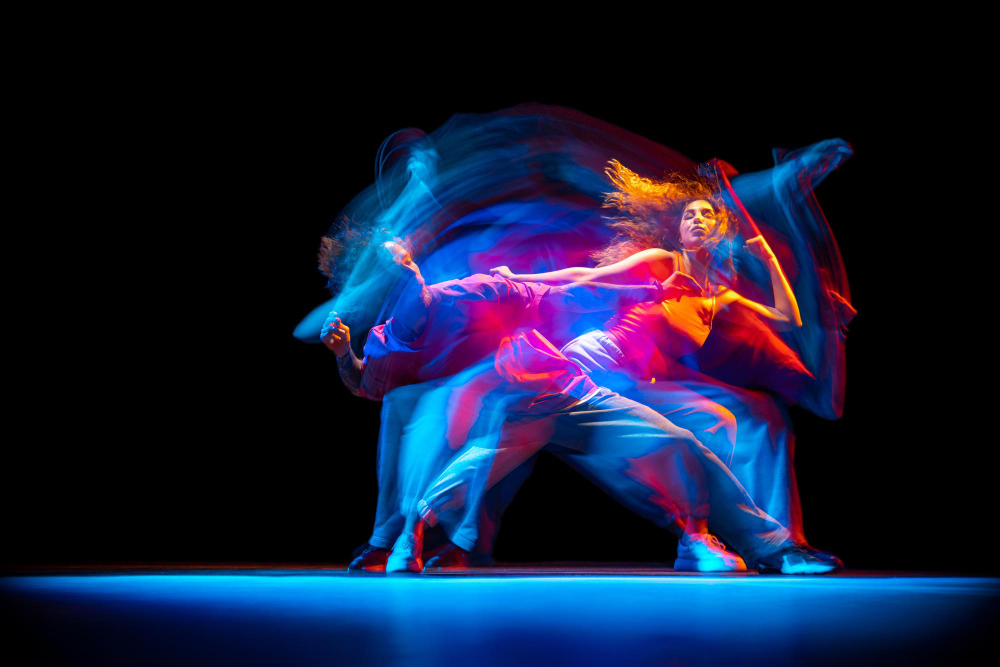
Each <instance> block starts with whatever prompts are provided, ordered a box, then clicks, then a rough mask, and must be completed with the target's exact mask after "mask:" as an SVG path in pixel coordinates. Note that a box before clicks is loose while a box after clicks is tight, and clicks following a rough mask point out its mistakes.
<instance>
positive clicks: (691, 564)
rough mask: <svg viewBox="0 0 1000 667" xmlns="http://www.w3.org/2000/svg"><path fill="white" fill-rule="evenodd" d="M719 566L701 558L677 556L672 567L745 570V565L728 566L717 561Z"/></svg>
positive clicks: (684, 570) (695, 570) (690, 570)
mask: <svg viewBox="0 0 1000 667" xmlns="http://www.w3.org/2000/svg"><path fill="white" fill-rule="evenodd" d="M718 565H719V567H714V566H712V565H711V564H709V563H706V562H705V561H701V560H689V559H687V558H678V559H677V560H675V561H674V569H675V570H677V571H678V572H746V570H747V568H746V566H743V567H739V566H738V565H737V566H735V567H730V566H728V565H726V564H725V563H719V564H718Z"/></svg>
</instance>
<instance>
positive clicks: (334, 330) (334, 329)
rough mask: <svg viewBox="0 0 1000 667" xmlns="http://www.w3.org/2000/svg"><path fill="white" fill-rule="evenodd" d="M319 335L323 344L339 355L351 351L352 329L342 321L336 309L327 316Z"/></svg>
mask: <svg viewBox="0 0 1000 667" xmlns="http://www.w3.org/2000/svg"><path fill="white" fill-rule="evenodd" d="M319 335H320V338H321V339H322V341H323V345H326V346H327V347H328V348H330V350H332V351H333V353H334V354H336V355H337V357H342V356H344V355H345V354H347V353H348V352H350V351H351V329H350V327H348V326H347V325H346V324H344V323H343V322H341V321H340V317H339V316H338V315H337V312H336V311H332V312H331V313H330V314H329V315H328V316H327V318H326V321H325V322H323V328H322V329H321V330H320V332H319Z"/></svg>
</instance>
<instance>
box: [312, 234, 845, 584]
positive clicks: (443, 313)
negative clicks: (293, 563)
mask: <svg viewBox="0 0 1000 667" xmlns="http://www.w3.org/2000/svg"><path fill="white" fill-rule="evenodd" d="M386 249H387V250H390V251H394V254H395V256H396V259H397V263H398V264H400V265H401V266H404V267H405V271H406V272H409V274H410V279H411V280H413V281H414V283H413V286H414V289H415V290H419V292H417V293H418V294H425V293H428V292H429V293H431V294H432V295H433V293H434V292H438V293H440V294H443V295H447V294H448V292H447V290H448V289H449V288H452V289H453V288H454V287H455V285H456V284H462V285H463V287H462V290H461V291H459V292H456V294H458V295H459V298H457V299H455V298H454V297H455V294H452V295H451V300H450V301H449V299H443V298H435V297H433V296H421V297H418V298H414V299H411V300H408V301H411V302H412V304H413V305H412V306H411V305H409V304H407V305H406V306H405V307H404V308H403V312H404V313H406V314H407V315H406V317H404V318H401V319H400V320H396V319H395V318H393V319H391V320H390V322H389V323H388V324H387V325H386V327H385V328H384V329H383V332H385V331H386V330H388V331H389V335H393V334H392V332H395V331H399V332H400V333H403V332H405V333H406V334H407V335H408V334H410V333H412V334H413V336H414V337H413V338H412V339H411V342H413V343H416V345H415V347H416V348H417V349H432V348H433V345H435V344H440V343H439V342H438V339H439V338H440V337H441V336H440V334H442V333H448V334H450V335H451V336H452V337H454V335H455V334H458V333H461V332H460V331H458V330H457V329H456V328H455V327H453V326H450V325H448V323H450V322H454V321H455V312H456V311H457V312H460V311H462V310H463V307H462V303H463V301H464V299H462V298H461V295H463V294H473V295H475V296H473V298H471V299H469V302H470V303H471V304H480V305H483V304H490V303H496V304H500V303H502V302H503V301H504V300H503V299H500V300H497V299H492V298H490V296H486V298H481V296H480V295H481V294H483V293H484V290H479V289H467V288H468V287H474V286H476V285H479V284H480V283H482V284H484V285H485V284H494V283H499V284H501V285H506V284H508V281H506V280H505V279H503V278H492V279H489V278H488V277H486V276H473V277H470V278H469V279H465V280H463V281H452V283H451V284H450V285H449V284H445V287H442V286H432V287H430V288H428V287H426V286H425V285H423V283H422V281H421V280H420V272H419V269H418V268H417V267H416V266H415V264H414V263H412V260H411V259H410V258H409V257H408V256H407V255H406V254H405V253H404V252H402V251H401V249H400V248H399V247H398V246H394V245H392V244H388V245H386ZM681 282H683V281H681ZM581 289H587V290H590V289H593V286H591V285H587V284H572V285H567V286H565V287H563V288H559V287H556V288H551V290H550V289H548V288H546V287H545V286H542V289H537V290H531V291H533V292H535V293H543V294H544V293H547V292H555V293H556V294H560V293H565V294H573V293H576V292H579V291H580V290H581ZM606 289H607V296H608V297H609V298H612V297H616V296H617V295H622V294H631V293H632V291H633V290H639V293H644V294H645V298H647V299H648V297H649V296H651V295H652V292H651V291H650V288H642V287H619V288H617V289H616V288H614V287H608V288H606ZM684 289H686V287H675V286H673V285H671V284H670V281H667V285H666V287H665V288H664V287H662V286H660V285H654V286H653V287H652V290H653V291H655V292H661V290H662V291H664V292H665V294H664V293H658V294H656V297H657V298H658V297H661V296H663V297H673V296H675V293H676V292H678V291H683V290H684ZM585 293H589V292H585ZM514 300H515V301H516V300H517V297H515V298H514ZM529 301H531V302H534V301H535V300H534V299H529ZM606 303H607V302H606ZM623 303H624V302H623ZM462 319H464V320H468V318H467V317H463V318H462ZM402 322H408V323H409V324H407V325H406V326H403V327H401V326H400V325H401V323H402ZM413 323H420V324H419V325H417V326H414V324H413ZM443 323H444V324H445V325H446V326H443V327H442V324H443ZM466 328H467V329H469V330H470V331H471V330H476V329H478V328H479V327H477V326H476V325H473V324H469V325H467V327H466ZM494 328H495V327H494ZM532 333H533V334H534V336H524V335H521V336H518V337H514V338H511V337H507V338H505V339H504V340H502V341H501V342H500V349H501V351H502V353H503V354H501V355H500V358H498V360H497V362H496V367H497V369H498V370H499V371H500V373H499V375H500V376H502V378H503V379H505V380H506V381H507V382H506V384H505V386H506V387H509V388H510V389H511V390H510V391H506V392H503V398H504V402H503V404H502V406H501V408H500V409H499V410H497V412H499V413H500V414H503V412H504V411H505V410H509V411H510V412H511V413H513V414H516V415H518V419H517V420H515V421H513V422H509V423H505V424H504V425H503V427H502V428H501V431H502V433H503V436H502V439H503V441H504V442H505V443H507V444H510V443H512V442H517V443H523V446H515V447H512V448H511V451H516V452H517V453H521V452H525V451H528V450H529V449H530V448H531V447H532V446H533V444H534V443H541V445H544V444H545V443H546V442H549V441H552V442H555V443H556V444H561V445H563V446H566V447H570V448H573V449H574V450H576V451H579V452H581V453H586V454H592V455H594V456H597V457H601V456H613V457H616V458H618V457H627V458H628V460H629V461H630V463H631V464H632V465H633V466H634V467H635V468H636V469H647V470H655V471H656V476H657V477H656V479H657V483H658V488H659V489H660V490H661V498H660V500H661V502H662V503H663V505H662V507H663V508H666V510H667V511H666V514H667V515H669V516H670V517H672V520H673V521H674V522H676V523H677V524H678V526H679V527H681V528H682V529H683V533H684V539H683V540H682V543H681V550H682V552H683V554H682V555H683V556H686V558H683V557H682V558H679V560H678V564H677V567H678V568H679V569H699V570H713V571H718V570H739V569H746V566H745V564H744V563H743V561H742V559H740V558H739V557H738V556H735V555H733V554H732V553H730V552H728V551H726V549H725V548H724V547H722V545H721V544H720V543H719V542H718V540H716V539H715V538H714V537H713V536H711V535H710V534H709V532H708V524H707V512H708V507H709V504H711V505H712V506H713V508H714V517H715V520H716V526H717V527H718V530H719V531H720V533H722V534H723V535H724V536H725V537H726V538H727V539H729V540H730V541H731V542H732V543H733V544H735V545H737V548H738V549H739V550H740V551H741V552H742V553H744V554H745V555H746V556H747V557H748V558H751V559H752V561H753V562H754V563H755V564H757V565H758V566H759V567H769V568H772V569H777V570H779V571H792V570H790V569H789V568H788V567H787V565H786V563H785V561H786V560H787V559H789V558H792V559H793V560H794V563H795V565H796V567H798V568H800V569H801V568H803V567H804V568H805V569H804V570H802V571H809V572H823V571H829V570H830V569H833V567H834V566H832V565H831V564H829V563H826V562H821V561H819V560H818V559H816V558H815V556H813V555H811V554H809V553H806V552H803V551H801V550H799V549H797V548H796V545H795V544H794V543H792V542H791V541H790V540H789V539H788V532H787V530H785V529H784V528H783V527H782V526H781V525H780V524H778V523H777V522H775V521H774V520H773V519H771V518H770V517H768V516H767V515H766V514H765V513H763V512H761V511H760V510H759V509H758V508H756V507H755V506H754V504H753V501H752V500H751V499H750V498H749V497H748V496H747V495H746V492H745V491H744V490H743V489H742V487H740V485H739V483H738V482H737V481H736V480H735V479H734V478H733V477H732V475H731V474H730V473H729V472H728V470H726V468H725V466H724V465H723V464H722V463H721V462H720V461H719V460H718V458H717V457H715V456H714V455H713V454H712V453H711V452H710V451H708V450H707V449H705V448H704V447H703V446H702V445H701V443H700V442H699V441H698V440H697V439H696V438H695V437H694V436H693V434H692V433H691V432H690V431H687V430H685V429H683V428H679V427H677V426H675V425H674V424H672V423H671V422H669V421H667V420H666V419H664V418H663V417H662V416H661V415H658V414H656V413H655V412H653V411H652V410H649V409H648V408H645V407H643V406H641V405H638V404H636V403H634V402H632V401H628V400H626V399H623V398H622V397H620V396H618V395H617V394H614V393H613V392H610V391H608V390H607V389H604V388H600V387H595V386H594V385H593V383H591V382H590V381H589V380H588V379H587V378H586V377H585V376H583V375H582V374H581V373H579V372H578V371H577V372H576V373H573V372H572V369H573V368H575V367H574V366H573V364H572V362H569V361H568V360H566V359H565V357H562V356H561V355H559V354H558V353H557V352H556V351H555V350H554V349H553V348H549V349H546V348H545V343H546V342H545V340H544V338H542V337H541V336H540V335H539V334H537V332H532ZM348 337H349V330H347V329H346V327H344V326H343V324H342V323H340V322H339V321H337V319H336V318H333V321H332V322H330V324H329V326H328V330H327V331H326V332H325V333H324V339H325V340H324V342H327V344H328V345H329V346H330V347H331V349H333V350H334V352H336V353H337V354H338V358H340V359H345V358H347V359H351V363H348V364H344V363H341V365H340V367H341V369H342V372H345V374H346V375H347V376H348V377H350V376H351V373H352V372H358V373H360V374H361V376H362V378H361V382H360V383H355V382H354V381H353V380H349V383H351V384H354V386H363V384H364V376H365V375H366V374H367V373H368V371H370V370H371V369H373V368H374V367H373V366H371V365H370V364H369V363H367V361H368V359H367V355H366V360H365V361H364V362H359V361H358V360H355V359H354V358H353V354H352V353H351V351H350V348H349V347H348V346H347V345H346V343H348V342H349V338H348ZM372 339H375V340H378V337H377V336H373V337H372V338H370V339H369V340H370V341H371V340H372ZM421 339H423V340H425V341H434V343H432V344H431V345H429V346H427V347H425V346H424V345H423V344H421V343H420V341H421ZM397 342H398V341H397ZM474 344H475V343H474ZM382 345H384V342H383V343H381V344H376V349H382ZM394 348H399V345H398V344H393V345H388V346H385V349H386V350H389V351H390V353H389V354H386V355H383V356H382V357H381V359H382V360H383V362H385V361H386V360H388V361H389V362H390V363H389V364H388V365H385V364H384V363H383V364H382V367H383V368H393V367H395V368H399V367H400V365H399V364H398V363H396V364H393V363H391V362H392V360H394V359H397V358H398V355H396V354H392V351H393V349H394ZM448 349H449V350H451V351H454V350H455V349H457V348H455V347H452V346H450V345H449V348H448ZM367 351H368V346H366V352H367ZM411 351H412V350H411ZM400 354H402V355H403V357H404V358H405V356H406V354H407V353H406V352H403V351H400ZM432 356H433V357H435V358H436V357H437V356H439V355H437V354H436V353H432ZM406 367H407V366H406V365H405V364H404V365H403V366H402V368H406ZM490 370H492V369H490ZM553 371H555V372H553ZM383 377H384V376H383ZM485 377H486V378H487V380H486V384H490V383H491V382H492V380H490V379H489V378H490V374H487V375H486V376H485ZM539 378H541V380H539ZM345 379H346V378H345ZM472 379H473V378H469V380H470V381H471V380H472ZM477 379H480V378H477ZM498 379H500V378H498ZM494 384H495V382H494ZM368 395H369V396H370V395H371V394H370V393H368ZM525 396H527V398H528V399H529V400H530V403H527V402H525V400H523V399H524V397H525ZM538 406H540V407H538ZM452 418H453V415H447V419H452ZM458 421H461V420H460V419H459V420H458ZM449 427H450V424H449ZM448 431H450V428H449V429H448ZM538 446H540V445H538ZM536 448H537V446H536ZM420 453H423V452H420ZM521 461H523V459H521ZM518 463H520V461H518ZM402 467H403V468H404V469H409V470H413V468H414V467H413V466H402ZM496 469H497V470H501V469H502V470H503V474H504V475H506V473H507V472H508V469H505V468H504V467H503V465H502V464H500V465H497V468H496ZM479 470H480V471H483V472H485V473H486V475H487V477H486V478H483V479H482V481H481V483H479V484H476V485H475V486H477V487H482V488H483V489H485V488H488V487H489V486H492V484H493V483H495V482H496V481H497V479H499V478H497V479H492V480H491V479H489V478H490V477H492V473H491V472H490V471H489V470H487V467H486V466H484V465H480V466H479ZM473 474H474V475H475V471H473ZM422 525H423V524H422V522H417V523H416V524H415V525H411V526H408V527H407V528H408V530H404V535H405V536H406V537H405V539H404V540H403V542H404V543H405V544H404V543H401V542H400V541H397V543H396V545H395V546H394V549H393V555H392V556H391V557H390V559H389V562H388V563H387V571H419V569H420V567H421V563H420V553H419V552H420V546H421V545H420V543H421V541H422Z"/></svg>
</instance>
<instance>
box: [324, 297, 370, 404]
mask: <svg viewBox="0 0 1000 667" xmlns="http://www.w3.org/2000/svg"><path fill="white" fill-rule="evenodd" d="M320 338H321V339H322V341H323V344H324V345H326V346H327V348H329V349H330V351H332V352H333V353H334V354H336V355H337V370H338V371H339V372H340V379H341V381H343V383H344V386H345V387H347V389H348V390H349V391H350V392H351V393H352V394H354V395H355V396H361V373H362V371H364V368H365V362H364V361H363V360H361V359H358V358H357V356H355V354H354V350H353V349H351V329H350V327H348V326H347V325H346V324H344V323H343V322H341V321H340V317H338V316H337V313H336V312H331V313H330V315H329V316H328V317H327V318H326V322H324V323H323V329H322V330H321V331H320Z"/></svg>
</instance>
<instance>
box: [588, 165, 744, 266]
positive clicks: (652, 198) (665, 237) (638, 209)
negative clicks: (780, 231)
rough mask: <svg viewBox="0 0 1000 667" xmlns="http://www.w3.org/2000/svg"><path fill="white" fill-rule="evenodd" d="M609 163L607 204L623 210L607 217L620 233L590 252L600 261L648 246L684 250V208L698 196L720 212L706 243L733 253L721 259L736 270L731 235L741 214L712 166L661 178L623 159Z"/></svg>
mask: <svg viewBox="0 0 1000 667" xmlns="http://www.w3.org/2000/svg"><path fill="white" fill-rule="evenodd" d="M608 164H609V165H610V166H609V167H607V168H606V169H605V170H604V173H606V174H607V175H608V178H609V179H610V180H611V184H612V186H613V187H614V190H612V191H611V192H608V193H605V197H604V206H605V208H610V209H615V210H617V211H618V214H617V215H612V216H609V217H608V222H609V226H610V227H611V229H613V230H614V231H615V237H614V238H613V239H612V240H611V242H610V243H609V244H608V245H607V246H605V247H604V248H602V249H601V250H598V251H596V252H594V253H592V254H591V259H593V260H594V261H595V262H597V266H607V265H608V264H614V263H615V262H619V261H621V260H623V259H625V258H626V257H628V256H629V255H632V254H635V253H636V252H639V251H640V250H646V249H648V248H665V249H667V250H680V221H681V215H682V214H683V212H684V208H685V207H686V206H687V205H688V204H690V203H691V202H693V201H698V200H704V201H707V202H709V203H710V204H712V207H713V208H714V209H715V216H716V227H715V231H714V232H713V233H712V236H711V237H709V238H708V239H707V241H706V243H705V247H706V248H707V249H708V250H709V251H712V252H713V254H715V255H718V254H719V253H720V252H722V253H725V254H728V257H723V258H722V261H721V263H722V264H723V265H725V266H726V267H727V268H728V269H730V270H731V268H732V248H731V241H732V238H733V237H734V236H735V234H736V229H737V219H736V215H735V214H734V213H733V212H732V211H730V210H729V208H728V207H727V206H726V205H725V203H724V202H723V200H722V196H721V191H720V189H719V187H718V185H717V179H716V178H712V175H711V174H709V173H708V172H707V170H703V171H700V172H699V173H697V174H695V175H693V176H684V175H682V174H678V173H669V174H667V175H666V176H665V177H664V179H663V180H661V181H656V180H653V179H651V178H646V177H644V176H640V175H639V174H637V173H635V172H634V171H632V170H631V169H629V168H628V167H626V166H625V165H623V164H622V163H621V162H619V161H618V160H610V161H609V162H608ZM724 241H725V242H726V243H724Z"/></svg>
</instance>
